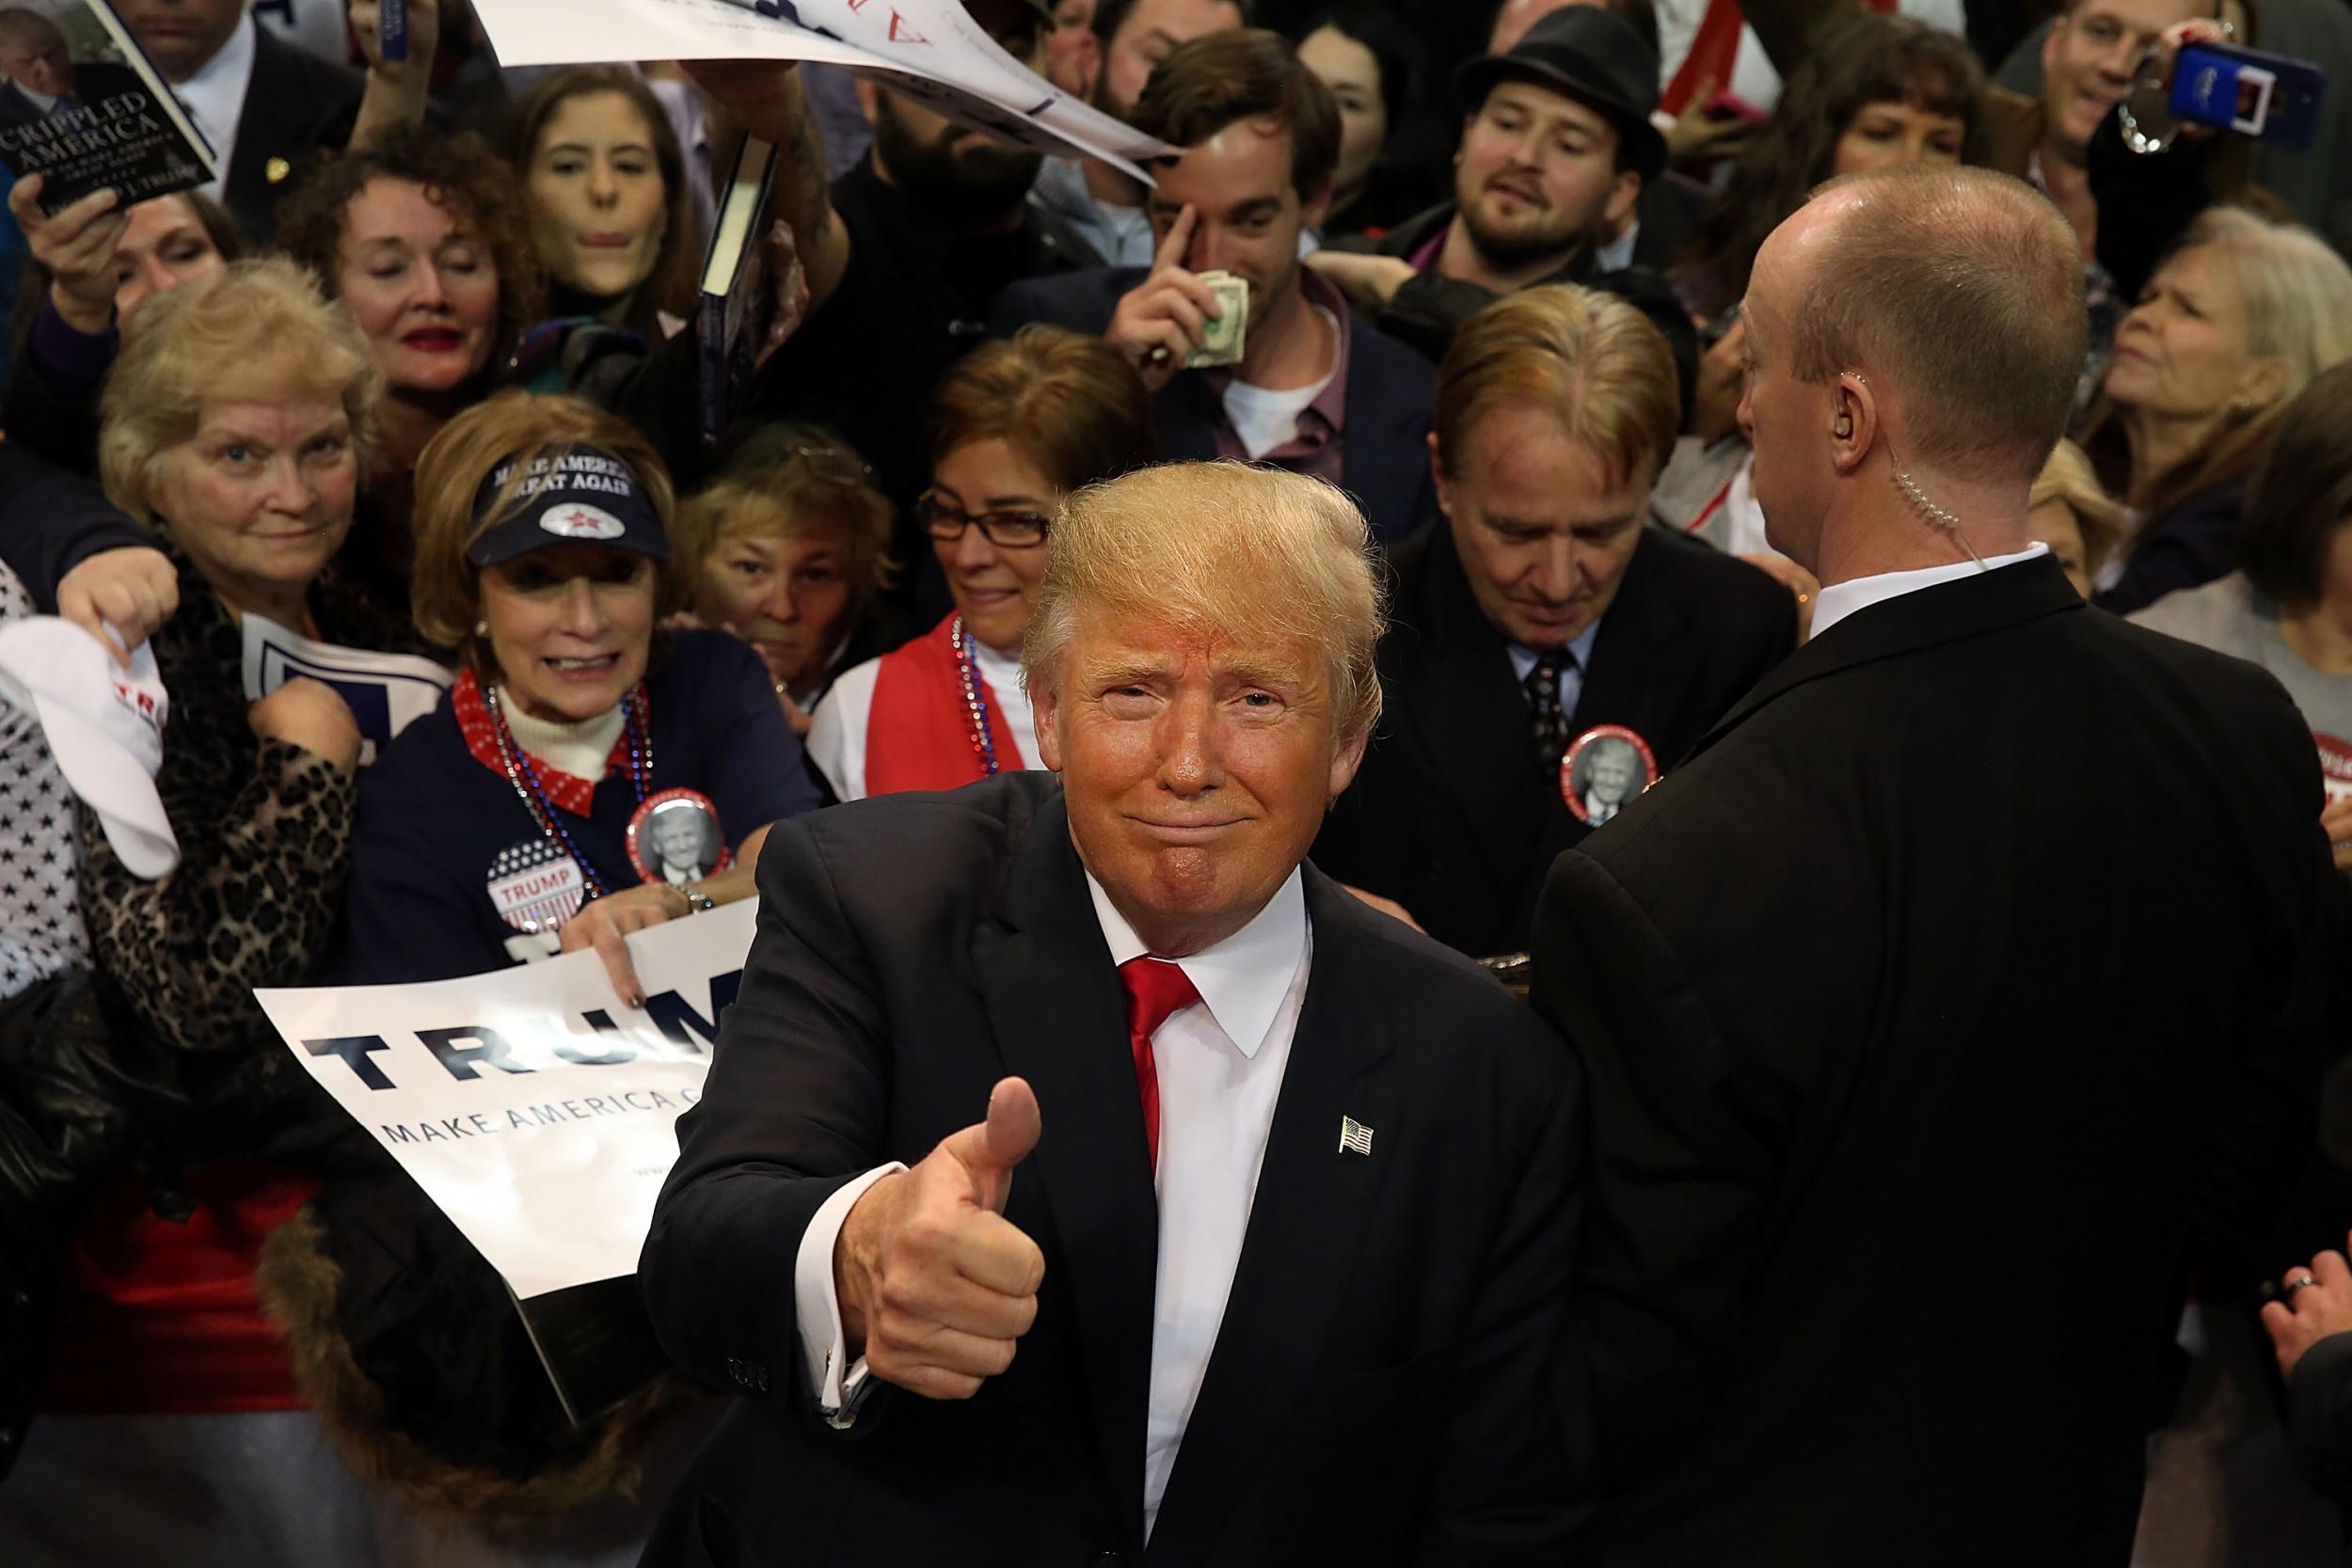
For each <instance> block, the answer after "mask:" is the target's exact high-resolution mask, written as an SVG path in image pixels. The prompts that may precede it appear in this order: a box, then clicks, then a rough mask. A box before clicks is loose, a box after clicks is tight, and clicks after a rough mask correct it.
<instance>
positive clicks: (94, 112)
mask: <svg viewBox="0 0 2352 1568" xmlns="http://www.w3.org/2000/svg"><path fill="white" fill-rule="evenodd" d="M0 164H6V165H7V166H8V168H9V170H10V171H11V172H13V173H14V174H15V175H16V177H17V178H18V179H20V180H22V179H26V178H29V177H30V176H32V175H36V174H38V175H40V176H42V177H43V184H42V186H41V193H40V206H41V210H42V211H43V212H45V213H50V214H55V213H56V212H57V211H58V210H59V209H61V208H64V207H69V206H71V205H72V204H73V203H74V202H76V201H78V200H80V199H81V198H83V197H86V196H87V195H88V194H89V193H90V192H92V191H95V190H100V189H103V188H106V187H109V186H110V187H112V188H113V189H114V190H115V191H117V192H118V193H119V195H120V198H121V201H120V205H121V206H123V207H129V206H132V205H134V204H135V203H137V202H141V201H148V200H151V199H152V198H156V197H159V196H169V195H170V194H171V193H172V192H174V191H184V190H188V189H190V188H192V187H194V186H197V185H200V184H203V183H204V182H206V181H208V180H210V179H212V178H213V173H214V157H213V150H212V149H211V148H210V147H209V146H207V145H206V144H205V141H204V138H203V136H202V135H201V134H199V132H198V130H197V128H196V125H195V122H194V121H192V120H191V119H189V118H188V115H187V111H186V110H184V109H183V108H182V107H181V106H180V101H179V100H178V99H177V98H175V97H173V96H172V93H171V89H170V88H169V87H167V86H166V85H165V83H164V79H163V78H162V77H161V76H160V75H158V74H157V73H156V71H155V68H154V67H153V66H152V65H151V64H149V63H148V60H147V56H146V55H142V54H141V53H139V47H138V45H137V43H136V42H135V41H134V40H132V38H131V35H130V34H129V33H128V32H127V31H125V30H124V28H123V26H122V24H121V23H120V22H119V20H118V19H117V18H116V16H115V14H114V11H113V10H112V9H111V8H109V7H108V6H107V5H106V3H105V0H14V3H13V4H11V5H9V6H8V8H6V9H5V10H0Z"/></svg>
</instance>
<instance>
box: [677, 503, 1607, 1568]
mask: <svg viewBox="0 0 2352 1568" xmlns="http://www.w3.org/2000/svg"><path fill="white" fill-rule="evenodd" d="M1367 546H1368V540H1367V536H1366V531H1365V527H1364V523H1363V520H1362V517H1361V516H1360V515H1359V513H1357V511H1356V509H1355V508H1354V507H1353V506H1351V505H1349V504H1348V502H1347V501H1346V500H1345V499H1344V498H1343V497H1342V496H1340V495H1339V494H1338V493H1337V492H1335V491H1333V490H1332V489H1331V488H1330V487H1329V486H1327V485H1325V484H1322V483H1317V482H1315V481H1312V480H1309V479H1305V478H1302V477H1299V476H1297V475H1292V474H1283V473H1279V472H1272V471H1267V470H1261V469H1252V468H1248V467H1242V466H1240V465H1232V464H1214V465H1204V464H1179V465H1171V466H1168V467H1159V468H1152V469H1147V470H1145V471H1143V472H1141V473H1137V474H1133V475H1129V476H1128V477H1126V478H1124V479H1121V480H1118V481H1114V482H1112V483H1109V484H1106V485H1103V486H1098V487H1095V488H1093V489H1089V490H1088V491H1085V492H1082V493H1081V494H1080V495H1079V496H1078V497H1077V498H1075V499H1073V500H1072V502H1071V503H1070V504H1069V505H1068V506H1067V507H1066V508H1065V510H1064V512H1063V513H1062V515H1061V516H1060V517H1059V518H1058V519H1057V521H1056V523H1055V531H1054V533H1053V535H1052V537H1051V538H1050V539H1049V541H1048V547H1049V549H1050V550H1051V555H1050V557H1049V564H1048V565H1047V568H1046V574H1045V578H1044V583H1043V586H1042V589H1041V598H1040V601H1039V604H1038V607H1037V611H1036V619H1035V621H1034V623H1033V625H1032V628H1031V631H1030V635H1029V640H1028V645H1027V648H1026V650H1025V665H1026V669H1027V673H1028V679H1029V682H1030V689H1031V692H1032V694H1033V697H1034V698H1035V702H1036V709H1037V725H1038V736H1039V741H1040V744H1041V748H1042V750H1043V754H1044V758H1045V761H1046V764H1047V766H1048V768H1052V769H1054V770H1055V772H1052V773H1048V772H1032V773H1014V774H1006V775H1002V776H999V777H996V778H993V779H990V780H987V781H985V782H983V783H981V784H975V785H972V786H970V787H968V788H965V789H962V790H959V791H956V792H954V793H952V794H944V795H921V794H917V795H901V796H891V797H885V798H882V799H878V800H869V801H864V802H860V803H858V804H855V805H851V806H846V807H843V808H840V809H839V810H837V811H833V812H826V813H820V814H818V816H812V817H807V818H803V820H802V821H800V822H796V823H787V824H785V825H783V826H780V827H779V828H778V829H777V830H776V832H775V833H774V834H773V835H772V836H771V839H770V841H769V847H768V849H767V851H766V852H765V853H764V854H763V856H762V857H761V865H760V890H761V899H762V907H761V912H760V930H759V936H758V939H757V941H756V942H755V946H754V948H753V951H752V956H751V959H750V962H749V965H748V967H747V968H746V970H745V973H744V981H743V990H742V993H741V997H740V999H739V1001H738V1002H736V1004H735V1005H734V1006H733V1007H732V1008H731V1009H730V1010H729V1012H728V1014H727V1020H726V1023H725V1026H724V1032H723V1035H722V1037H721V1038H720V1041H719V1045H718V1050H717V1053H716V1056H715V1059H714V1061H713V1064H712V1069H711V1075H710V1081H709V1085H708V1090H707V1095H706V1097H705V1098H704V1100H703V1101H702V1103H701V1104H700V1105H699V1106H698V1107H697V1108H696V1109H695V1110H694V1111H692V1112H691V1113H690V1114H689V1115H688V1116H687V1117H685V1118H684V1119H683V1120H682V1121H681V1123H680V1148H679V1157H678V1163H677V1165H676V1167H675V1170H674V1171H673V1172H672V1174H671V1177H670V1180H669V1183H668V1185H667V1187H666V1188H665V1189H664V1190H663V1193H662V1196H661V1200H660V1206H659V1207H658V1209H657V1211H656V1212H655V1216H654V1222H653V1228H652V1232H651V1234H650V1236H649V1238H648V1240H647V1242H646V1246H645V1252H644V1264H643V1273H644V1288H645V1291H646V1299H647V1301H648V1303H649V1305H650V1307H651V1310H652V1314H653V1319H654V1322H655V1323H656V1325H657V1326H658V1328H659V1329H660V1333H661V1336H662V1338H663V1342H664V1343H665V1344H666V1345H667V1346H668V1347H669V1349H670V1352H671V1354H673V1355H674V1356H675V1359H676V1360H677V1361H678V1363H679V1364H680V1365H681V1366H683V1367H684V1368H686V1369H687V1370H689V1371H691V1372H694V1373H697V1374H699V1375H701V1376H704V1377H706V1378H709V1379H712V1380H714V1381H719V1382H731V1383H732V1384H733V1385H734V1386H736V1387H737V1388H738V1389H739V1390H740V1391H741V1393H740V1397H739V1399H738V1401H737V1402H736V1406H735V1408H734V1409H733V1411H731V1412H730V1414H729V1415H728V1416H727V1418H725V1421H724V1423H723V1425H722V1427H721V1429H720V1431H719V1433H718V1434H717V1436H716V1437H715V1438H714V1439H713V1440H712V1442H711V1443H710V1445H709V1447H708V1448H707V1450H706V1451H705V1453H704V1455H703V1457H702V1459H701V1461H700V1463H699V1466H698V1468H697V1469H696V1471H695V1472H694V1473H693V1475H691V1477H690V1478H689V1480H688V1481H687V1482H686V1484H685V1485H684V1487H683V1488H682V1489H681V1491H680V1494H679V1496H678V1497H677V1498H676V1499H675V1502H674V1504H673V1506H672V1508H671V1510H670V1512H669V1514H668V1516H667V1518H666V1520H665V1521H664V1523H663V1525H662V1527H661V1528H660V1531H659V1532H658V1534H657V1537H656V1539H655V1542H654V1544H653V1545H652V1547H651V1548H650V1549H649V1551H648V1554H647V1557H646V1561H647V1562H649V1563H654V1564H668V1563H705V1562H712V1561H720V1562H731V1563H744V1564H755V1563H773V1564H786V1563H803V1562H821V1563H826V1564H829V1565H832V1568H854V1565H858V1564H874V1565H877V1568H882V1565H887V1568H901V1565H904V1564H908V1563H920V1562H931V1561H948V1560H952V1561H957V1562H965V1563H986V1564H997V1563H1001V1564H1005V1565H1007V1568H1013V1565H1018V1568H1041V1565H1052V1564H1063V1563H1067V1564H1071V1565H1073V1568H1079V1565H1085V1564H1096V1565H1101V1568H1111V1565H1115V1564H1118V1563H1121V1562H1124V1563H1130V1564H1136V1563H1144V1562H1150V1563H1153V1564H1166V1565H1169V1568H1175V1565H1196V1564H1197V1565H1202V1568H1206V1565H1210V1564H1214V1565H1216V1568H1276V1565H1282V1568H1288V1565H1292V1564H1297V1563H1303V1562H1346V1563H1350V1564H1382V1563H1396V1564H1403V1563H1415V1564H1422V1563H1426V1564H1431V1565H1436V1564H1448V1565H1455V1564H1495V1565H1502V1564H1528V1565H1530V1568H1533V1565H1535V1564H1545V1565H1549V1564H1555V1563H1558V1562H1561V1561H1564V1560H1567V1554H1568V1553H1569V1552H1570V1550H1571V1549H1572V1544H1573V1538H1574V1536H1575V1533H1576V1527H1577V1525H1578V1522H1579V1518H1580V1514H1581V1501H1582V1498H1583V1497H1584V1490H1583V1479H1582V1478H1583V1475H1584V1472H1585V1468H1586V1465H1585V1458H1584V1454H1585V1450H1584V1444H1583V1442H1582V1438H1581V1421H1582V1418H1583V1414H1584V1400H1583V1396H1582V1390H1581V1359H1580V1358H1579V1357H1578V1356H1577V1355H1576V1354H1574V1351H1573V1349H1572V1347H1569V1346H1567V1345H1566V1344H1565V1343H1564V1336H1565V1324H1566V1315H1567V1280H1568V1272H1569V1267H1570V1254H1571V1249H1572V1244H1573V1241H1574V1236H1575V1231H1576V1225H1577V1214H1578V1208H1579V1190H1580V1171H1581V1125H1582V1123H1581V1097H1580V1091H1579V1088H1578V1085H1577V1080H1576V1075H1575V1071H1574V1069H1573V1066H1572V1064H1571V1063H1570V1061H1569V1060H1568V1057H1567V1053H1566V1052H1565V1050H1564V1049H1562V1047H1561V1046H1560V1043H1559V1041H1558V1040H1557V1039H1556V1038H1554V1037H1552V1036H1551V1034H1550V1033H1549V1031H1548V1030H1546V1029H1545V1028H1544V1027H1543V1026H1542V1025H1541V1023H1540V1022H1537V1021H1536V1020H1535V1019H1534V1015H1533V1014H1531V1013H1529V1012H1528V1011H1527V1010H1526V1009H1525V1008H1524V1007H1522V1006H1520V1005H1519V1004H1518V1003H1516V1002H1514V1001H1513V1000H1512V999H1511V998H1510V996H1509V995H1508V993H1507V992H1505V991H1504V990H1502V988H1501V987H1500V986H1498V985H1496V984H1495V983H1494V982H1493V981H1492V980H1491V979H1489V978H1488V977H1487V976H1486V975H1485V974H1482V973H1481V972H1480V971H1478V970H1477V969H1475V968H1473V967H1472V966H1470V964H1469V963H1467V962H1465V961H1464V960H1462V959H1461V958H1458V957H1456V956H1455V955H1454V954H1452V953H1449V952H1447V951H1446V950H1445V949H1443V948H1441V947H1439V946H1438V945H1437V944H1436V943H1434V942H1429V941H1428V940H1426V939H1425V938H1423V937H1422V936H1420V935H1418V934H1417V933H1415V932H1413V931H1411V930H1409V929H1408V928H1406V927H1405V926H1404V925H1402V924H1400V923H1398V922H1396V921H1394V920H1391V919H1390V918H1389V917H1387V916H1386V915H1382V914H1378V913H1376V912H1375V911H1371V910H1369V909H1367V908H1365V907H1364V906H1363V905H1362V904H1360V903H1359V902H1358V901H1357V900H1356V899H1354V898H1351V897H1349V896H1348V895H1347V894H1346V893H1345V892H1344V891H1343V890H1342V889H1340V888H1338V887H1337V886H1336V885H1335V884H1333V883H1332V882H1331V881H1330V880H1329V879H1327V878H1325V877H1323V876H1321V875H1320V874H1319V873H1317V872H1316V871H1315V870H1314V869H1313V868H1312V867H1311V866H1308V865H1304V864H1302V863H1301V861H1302V857H1303V856H1304V855H1305V853H1306V850H1307V846H1308V844H1309V842H1310V841H1311V839H1312V837H1313V835H1314V829H1315V824H1316V822H1317V821H1319V820H1320V818H1321V816H1322V815H1323V811H1324V808H1325V806H1326V804H1327V801H1328V800H1329V799H1330V798H1331V796H1333V795H1335V794H1337V793H1338V792H1339V791H1341V790H1343V789H1344V788H1345V787H1346V785H1347V783H1348V780H1349V777H1350V775H1351V774H1352V773H1353V772H1354V770H1355V768H1356V763H1357V759H1358V757H1359V755H1360V753H1361V751H1362V747H1363V741H1364V736H1365V735H1366V733H1367V731H1368V729H1369V727H1370V725H1371V723H1372V721H1373V720H1374V718H1375V715H1376V713H1377V710H1378V706H1379V688H1378V684H1377V681H1376V679H1375V673H1374V666H1373V649H1374V644H1375V639H1376V637H1377V633H1378V624H1379V614H1378V610H1377V595H1376V594H1375V589H1374V579H1373V575H1372V565H1371V562H1370V561H1369V559H1368V551H1367ZM1057 775H1058V776H1057ZM983 1108H985V1119H981V1118H982V1117H983ZM909 1164H911V1165H912V1168H909Z"/></svg>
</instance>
